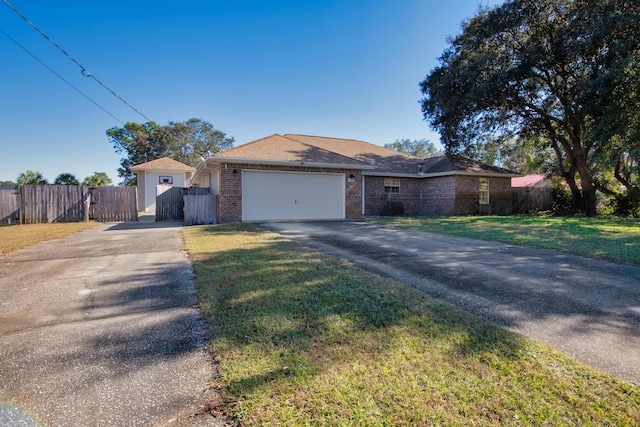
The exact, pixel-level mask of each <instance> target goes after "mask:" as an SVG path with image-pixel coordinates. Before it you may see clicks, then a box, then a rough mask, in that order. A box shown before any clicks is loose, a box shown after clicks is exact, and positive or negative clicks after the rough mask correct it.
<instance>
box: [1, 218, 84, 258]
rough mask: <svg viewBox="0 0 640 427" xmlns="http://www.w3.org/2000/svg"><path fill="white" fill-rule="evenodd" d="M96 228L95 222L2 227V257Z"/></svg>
mask: <svg viewBox="0 0 640 427" xmlns="http://www.w3.org/2000/svg"><path fill="white" fill-rule="evenodd" d="M95 226H96V223H95V222H69V223H54V224H24V225H3V226H0V255H5V254H8V253H9V252H13V251H16V250H18V249H23V248H26V247H29V246H31V245H35V244H36V243H40V242H44V241H46V240H53V239H60V238H62V237H65V236H68V235H69V234H72V233H75V232H78V231H82V230H86V229H87V228H91V227H95Z"/></svg>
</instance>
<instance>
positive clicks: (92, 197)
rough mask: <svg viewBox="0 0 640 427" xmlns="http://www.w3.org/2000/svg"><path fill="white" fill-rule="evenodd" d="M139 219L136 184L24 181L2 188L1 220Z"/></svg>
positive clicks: (108, 220)
mask: <svg viewBox="0 0 640 427" xmlns="http://www.w3.org/2000/svg"><path fill="white" fill-rule="evenodd" d="M89 219H94V220H96V221H104V222H112V221H114V222H119V221H137V220H138V211H137V191H136V187H87V186H84V185H21V186H20V189H19V190H15V191H14V190H2V191H0V224H17V223H21V224H36V223H48V222H82V221H88V220H89Z"/></svg>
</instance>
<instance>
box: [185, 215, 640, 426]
mask: <svg viewBox="0 0 640 427" xmlns="http://www.w3.org/2000/svg"><path fill="white" fill-rule="evenodd" d="M183 236H184V241H185V248H186V250H187V251H188V253H189V255H190V257H191V260H192V261H193V269H194V273H195V277H196V282H197V288H198V299H199V302H200V304H201V307H202V311H203V317H204V318H205V319H206V321H207V322H208V324H209V330H210V351H211V354H212V356H213V357H214V358H215V360H216V362H217V364H218V369H219V378H216V379H215V381H216V382H217V384H216V385H217V386H218V387H220V389H221V390H222V392H223V397H224V401H225V409H226V411H227V412H228V413H229V414H231V415H233V416H235V417H236V418H237V419H238V420H241V421H243V422H244V423H245V424H246V425H273V426H323V425H326V426H419V425H461V426H462V425H464V426H466V425H479V426H497V425H501V426H502V425H506V426H530V425H536V426H537V425H576V426H578V425H580V426H581V425H593V426H595V425H617V426H627V425H637V423H638V420H640V387H638V386H635V385H631V384H628V383H624V382H621V381H619V380H617V379H615V378H613V377H611V376H608V375H604V374H601V373H598V372H596V371H594V370H592V369H589V368H587V367H585V366H583V365H581V364H579V363H577V362H575V361H573V360H572V359H569V358H568V357H565V356H563V355H562V354H559V353H558V352H555V351H553V350H552V349H550V348H549V347H546V346H544V345H540V344H537V343H534V342H532V341H530V340H528V339H526V338H524V337H522V336H520V335H516V334H514V333H511V332H509V331H507V330H506V329H503V328H500V327H497V326H495V325H493V324H491V323H489V322H487V321H484V320H482V319H480V318H478V317H474V316H471V315H469V314H467V313H465V312H463V311H461V310H459V309H457V308H455V307H452V306H450V305H447V304H444V303H441V302H438V301H435V300H433V299H430V298H428V297H426V296H425V295H423V294H421V293H420V292H418V291H416V290H414V289H413V288H410V287H408V286H406V285H403V284H400V283H398V282H394V281H392V280H389V279H385V278H382V277H379V276H376V275H374V274H370V273H367V272H364V271H361V270H358V269H356V268H353V267H351V266H350V265H348V264H347V263H346V262H344V261H341V260H338V259H334V258H330V257H327V256H325V255H322V254H320V253H318V252H315V251H312V250H309V249H306V248H303V247H302V246H300V245H299V244H298V243H296V242H292V241H290V240H288V239H287V238H284V237H283V236H280V235H278V234H276V233H273V232H268V231H264V230H261V229H259V228H257V227H255V226H251V225H246V224H245V225H234V226H215V227H197V228H188V229H185V230H184V231H183Z"/></svg>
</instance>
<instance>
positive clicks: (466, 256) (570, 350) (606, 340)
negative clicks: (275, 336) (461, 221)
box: [261, 222, 640, 384]
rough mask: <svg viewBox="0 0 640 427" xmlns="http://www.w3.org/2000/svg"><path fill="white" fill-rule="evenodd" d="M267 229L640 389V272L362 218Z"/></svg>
mask: <svg viewBox="0 0 640 427" xmlns="http://www.w3.org/2000/svg"><path fill="white" fill-rule="evenodd" d="M261 225H262V226H263V227H265V228H268V229H271V230H275V231H278V232H280V233H282V234H283V235H286V236H289V237H292V238H294V239H297V240H300V241H301V242H302V243H304V244H305V245H308V246H310V247H313V248H317V249H320V250H322V251H324V252H327V253H329V254H330V255H334V256H339V257H343V258H346V259H348V260H351V261H352V262H353V263H354V264H355V265H357V266H358V267H361V268H363V269H366V270H369V271H373V272H375V273H378V274H382V275H384V276H388V277H392V278H394V279H396V280H399V281H401V282H405V283H407V284H409V285H412V286H414V287H416V288H418V289H421V290H422V291H424V292H425V293H427V294H429V295H431V296H433V297H435V298H438V299H441V300H444V301H446V302H449V303H451V304H454V305H457V306H459V307H461V308H463V309H465V310H467V311H469V312H471V313H474V314H477V315H480V316H482V317H485V318H487V319H490V320H492V321H494V322H496V323H498V324H500V325H504V326H506V327H508V328H510V329H511V330H514V331H516V332H518V333H521V334H523V335H526V336H528V337H530V338H532V339H534V340H537V341H541V342H544V343H547V344H549V345H551V346H552V347H554V348H556V349H557V350H560V351H562V352H564V353H565V354H567V355H569V356H571V357H573V358H575V359H577V360H579V361H581V362H582V363H584V364H586V365H590V366H592V367H594V368H596V369H599V370H601V371H604V372H608V373H610V374H613V375H615V376H618V377H619V378H621V379H623V380H626V381H629V382H633V383H636V384H640V268H637V267H632V266H628V265H622V264H615V263H610V262H604V261H598V260H593V259H588V258H583V257H577V256H573V255H567V254H562V253H557V252H549V251H542V250H534V249H527V248H522V247H517V246H513V245H507V244H502V243H495V242H484V241H479V240H472V239H465V238H459V237H452V236H445V235H439V234H433V233H424V232H417V231H411V230H403V229H398V228H391V227H383V226H379V225H375V224H368V223H363V222H311V223H310V222H273V223H263V224H261Z"/></svg>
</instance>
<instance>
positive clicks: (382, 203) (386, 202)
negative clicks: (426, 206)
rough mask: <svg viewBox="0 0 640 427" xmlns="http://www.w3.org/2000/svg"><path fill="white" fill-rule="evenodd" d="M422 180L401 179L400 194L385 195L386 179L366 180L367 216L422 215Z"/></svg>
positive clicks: (369, 178)
mask: <svg viewBox="0 0 640 427" xmlns="http://www.w3.org/2000/svg"><path fill="white" fill-rule="evenodd" d="M421 181H422V180H421V179H417V178H400V193H385V191H384V177H379V176H367V177H366V178H365V185H364V191H365V215H366V216H386V215H420V213H421V209H422V201H421Z"/></svg>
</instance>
